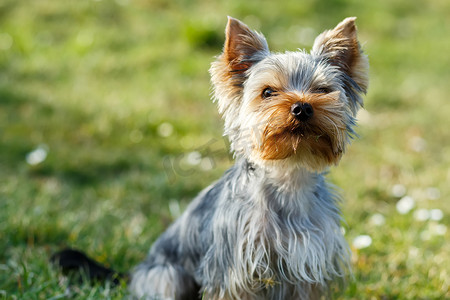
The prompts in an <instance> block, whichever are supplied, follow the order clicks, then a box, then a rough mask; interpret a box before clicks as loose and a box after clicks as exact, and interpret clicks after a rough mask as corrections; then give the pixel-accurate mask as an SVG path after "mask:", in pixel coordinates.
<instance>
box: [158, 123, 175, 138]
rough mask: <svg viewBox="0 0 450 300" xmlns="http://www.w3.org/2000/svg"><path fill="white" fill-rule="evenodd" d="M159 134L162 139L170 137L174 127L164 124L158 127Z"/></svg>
mask: <svg viewBox="0 0 450 300" xmlns="http://www.w3.org/2000/svg"><path fill="white" fill-rule="evenodd" d="M157 130H158V134H159V135H160V136H162V137H169V136H171V135H172V133H173V126H172V124H170V123H167V122H164V123H161V124H160V125H159V126H158V129H157Z"/></svg>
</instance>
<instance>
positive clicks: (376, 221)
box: [369, 214, 386, 226]
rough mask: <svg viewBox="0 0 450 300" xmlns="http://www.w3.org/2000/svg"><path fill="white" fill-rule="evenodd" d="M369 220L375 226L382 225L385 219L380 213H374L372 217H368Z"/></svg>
mask: <svg viewBox="0 0 450 300" xmlns="http://www.w3.org/2000/svg"><path fill="white" fill-rule="evenodd" d="M369 222H370V223H371V224H372V225H375V226H382V225H384V223H386V219H385V218H384V216H383V215H382V214H374V215H373V216H372V217H370V221H369Z"/></svg>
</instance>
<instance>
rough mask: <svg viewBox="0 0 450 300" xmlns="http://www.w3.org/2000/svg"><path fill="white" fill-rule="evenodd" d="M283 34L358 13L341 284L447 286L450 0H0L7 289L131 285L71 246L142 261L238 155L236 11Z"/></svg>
mask: <svg viewBox="0 0 450 300" xmlns="http://www.w3.org/2000/svg"><path fill="white" fill-rule="evenodd" d="M227 15H231V16H233V17H236V18H239V19H241V20H243V21H244V22H246V23H247V24H248V25H249V26H250V27H252V28H254V29H256V30H258V31H261V32H263V33H264V34H265V35H266V37H267V39H268V42H269V46H270V47H271V49H272V51H285V50H296V49H297V48H306V49H310V47H311V46H312V43H313V40H314V37H315V36H317V35H318V34H319V33H320V32H322V31H323V30H325V29H330V28H333V27H334V26H335V25H336V24H337V23H338V22H340V21H341V20H342V19H344V18H345V17H347V16H357V17H358V19H357V25H358V28H359V39H360V41H361V43H362V45H363V47H364V49H365V52H366V53H367V54H368V56H369V59H370V64H371V72H370V87H369V93H368V95H367V97H366V104H365V108H366V110H364V111H362V112H361V113H360V114H359V116H358V119H359V127H358V128H357V132H358V134H359V136H360V138H359V139H356V140H355V141H354V142H353V145H352V146H351V147H350V148H349V151H348V153H347V154H346V156H344V158H343V160H342V162H341V163H340V165H339V167H337V168H332V169H331V172H330V175H329V178H330V180H331V181H332V182H333V183H335V184H336V185H338V186H339V187H340V188H341V189H342V191H341V193H342V195H343V196H344V198H345V201H344V202H343V205H342V210H343V214H344V217H345V220H346V224H344V225H343V230H344V231H345V236H346V239H347V240H348V242H349V244H350V245H351V247H352V250H353V259H352V261H353V265H354V266H353V267H354V277H355V279H354V281H352V282H350V284H349V287H348V289H347V290H346V291H345V292H344V294H340V295H339V296H336V298H338V299H444V298H450V292H449V287H450V263H449V257H450V232H449V230H448V227H449V226H450V219H449V214H450V206H449V196H450V184H449V183H450V169H449V167H450V145H449V141H450V131H449V129H448V128H449V125H450V124H449V123H450V122H449V115H450V105H449V101H450V99H448V95H449V94H450V85H449V83H450V71H449V69H450V55H449V53H450V38H449V37H450V1H448V0H422V1H420V0H380V1H356V0H349V1H344V0H334V1H318V0H302V1H298V0H295V1H293V0H292V1H256V0H248V1H240V0H230V1H206V0H199V1H188V0H185V1H182V0H178V1H164V0H149V1H143V0H116V1H106V0H103V1H87V0H80V1H51V0H39V1H20V0H2V1H0V297H1V298H2V299H6V298H8V299H10V298H12V299H59V298H65V297H70V298H74V299H101V298H109V299H120V298H122V297H123V296H124V295H125V294H126V287H125V285H123V286H119V287H116V288H111V287H110V286H109V285H95V286H94V287H90V286H88V285H81V286H78V287H75V288H71V289H67V282H66V281H65V280H64V279H63V278H62V277H60V276H59V274H58V272H56V271H55V270H54V269H53V268H51V267H50V266H48V258H49V256H50V255H51V253H53V252H55V251H57V250H58V249H61V248H62V247H65V246H71V247H76V248H80V249H83V250H84V251H86V252H87V253H89V254H90V255H92V256H93V257H94V258H95V259H98V260H100V261H101V262H103V263H106V264H108V265H112V266H114V267H115V268H116V269H118V270H121V271H127V270H129V269H130V268H131V267H132V266H134V265H135V264H137V263H138V262H139V261H140V260H142V259H143V258H144V257H145V254H146V252H147V251H148V249H149V246H150V245H151V243H152V241H154V240H155V239H156V238H157V237H158V235H159V234H160V233H161V232H162V231H163V230H164V229H165V228H166V227H167V226H168V225H169V224H170V223H171V222H172V220H174V218H176V217H177V216H178V215H179V214H180V213H181V212H182V211H183V210H184V208H185V207H186V205H187V204H188V203H189V201H190V199H192V197H193V196H195V195H196V194H197V193H198V192H199V191H200V190H201V189H202V188H203V187H205V186H207V185H208V184H209V183H211V182H212V181H213V180H215V179H217V178H219V177H220V175H221V174H222V173H223V172H224V170H226V169H227V168H228V167H229V166H230V165H231V164H232V162H233V160H232V156H230V154H229V153H228V143H227V141H226V139H223V138H222V121H221V119H220V117H219V116H218V113H217V110H216V107H215V104H214V103H212V102H211V100H210V93H211V87H210V84H209V74H208V68H209V65H210V62H211V61H212V60H213V57H214V56H215V55H218V54H219V53H220V51H221V48H222V44H223V40H224V34H223V32H224V28H225V24H226V16H227Z"/></svg>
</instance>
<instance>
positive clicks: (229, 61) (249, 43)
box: [209, 17, 269, 128]
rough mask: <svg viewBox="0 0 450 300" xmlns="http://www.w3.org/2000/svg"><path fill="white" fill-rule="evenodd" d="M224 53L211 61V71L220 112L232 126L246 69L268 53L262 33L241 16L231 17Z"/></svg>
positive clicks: (226, 31) (227, 28)
mask: <svg viewBox="0 0 450 300" xmlns="http://www.w3.org/2000/svg"><path fill="white" fill-rule="evenodd" d="M225 35H226V37H225V45H224V47H223V53H222V54H221V55H220V56H219V57H217V59H216V61H214V62H213V63H212V64H211V68H210V69H209V72H210V73H211V81H212V83H213V86H214V98H215V100H216V101H217V103H218V108H219V113H221V114H222V116H223V117H224V119H225V127H226V128H230V127H232V126H233V125H231V123H233V120H235V119H236V116H237V115H238V112H237V111H238V109H239V103H240V101H241V96H242V90H243V86H244V82H245V80H246V79H247V74H246V72H245V71H246V70H248V69H249V68H250V67H251V66H253V65H254V64H255V63H257V62H259V61H261V60H262V59H263V58H264V57H266V56H267V55H269V47H268V46H267V42H266V39H265V38H264V36H263V35H262V34H259V33H257V32H254V31H252V30H251V29H250V28H248V26H247V25H245V24H244V23H242V22H241V21H239V20H236V19H233V18H231V17H228V24H227V27H226V30H225Z"/></svg>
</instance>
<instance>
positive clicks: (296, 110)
mask: <svg viewBox="0 0 450 300" xmlns="http://www.w3.org/2000/svg"><path fill="white" fill-rule="evenodd" d="M291 114H292V115H293V116H294V117H295V118H296V119H297V120H299V121H302V122H305V121H308V120H309V119H311V117H312V116H313V114H314V109H313V107H312V106H311V104H309V103H302V102H296V103H294V104H293V105H292V106H291Z"/></svg>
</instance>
